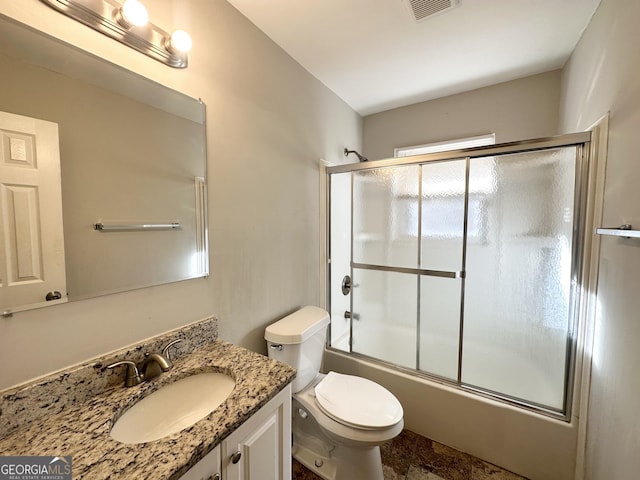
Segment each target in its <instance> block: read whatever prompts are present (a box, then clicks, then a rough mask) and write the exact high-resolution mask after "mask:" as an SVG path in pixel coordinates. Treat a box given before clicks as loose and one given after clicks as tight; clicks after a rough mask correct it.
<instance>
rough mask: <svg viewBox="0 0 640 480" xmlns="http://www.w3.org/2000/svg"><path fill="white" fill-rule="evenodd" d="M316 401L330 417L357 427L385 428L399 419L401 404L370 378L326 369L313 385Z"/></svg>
mask: <svg viewBox="0 0 640 480" xmlns="http://www.w3.org/2000/svg"><path fill="white" fill-rule="evenodd" d="M315 394H316V403H317V404H318V406H319V407H320V408H321V409H322V410H323V411H324V412H325V413H326V414H327V415H328V416H330V417H331V418H333V419H334V420H336V421H338V422H340V423H343V424H345V425H351V426H354V427H357V428H363V429H384V428H388V427H391V426H393V425H395V424H396V423H398V422H399V421H400V420H401V419H402V415H403V411H402V405H400V402H399V401H398V399H397V398H396V397H395V396H394V395H393V394H392V393H391V392H390V391H388V390H387V389H386V388H384V387H382V386H381V385H378V384H377V383H375V382H372V381H371V380H367V379H366V378H362V377H355V376H353V375H343V374H341V373H336V372H329V373H328V374H327V376H326V377H325V378H324V379H323V380H322V381H321V382H320V383H319V384H318V385H316V387H315Z"/></svg>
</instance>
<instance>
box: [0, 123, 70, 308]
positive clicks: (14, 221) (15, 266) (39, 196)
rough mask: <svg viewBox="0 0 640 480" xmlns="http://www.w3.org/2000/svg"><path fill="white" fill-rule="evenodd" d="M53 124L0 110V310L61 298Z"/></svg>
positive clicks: (62, 265) (63, 290) (63, 286)
mask: <svg viewBox="0 0 640 480" xmlns="http://www.w3.org/2000/svg"><path fill="white" fill-rule="evenodd" d="M64 260H65V259H64V239H63V225H62V194H61V182H60V153H59V149H58V125H57V124H55V123H52V122H47V121H44V120H37V119H34V118H29V117H25V116H22V115H14V114H10V113H5V112H0V277H1V281H2V283H1V286H0V310H1V311H2V312H4V311H7V310H13V309H17V306H18V305H20V306H22V308H23V307H24V306H25V305H29V304H30V306H31V307H33V306H34V305H37V304H40V303H43V304H44V303H45V298H46V296H47V293H48V292H50V291H58V292H60V293H61V295H62V298H61V299H59V300H54V301H55V302H64V301H66V275H65V263H64Z"/></svg>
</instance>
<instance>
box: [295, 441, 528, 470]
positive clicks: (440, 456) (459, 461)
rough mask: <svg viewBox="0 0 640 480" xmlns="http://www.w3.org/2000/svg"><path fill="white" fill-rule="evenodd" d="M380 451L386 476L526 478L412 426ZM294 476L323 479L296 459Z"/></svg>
mask: <svg viewBox="0 0 640 480" xmlns="http://www.w3.org/2000/svg"><path fill="white" fill-rule="evenodd" d="M380 453H381V455H382V468H383V470H384V479H385V480H526V479H525V478H524V477H521V476H519V475H516V474H514V473H511V472H508V471H507V470H504V469H502V468H500V467H497V466H495V465H491V464H490V463H487V462H484V461H482V460H480V459H479V458H475V457H472V456H471V455H467V454H466V453H462V452H459V451H458V450H454V449H453V448H450V447H447V446H446V445H442V444H440V443H437V442H434V441H432V440H429V439H428V438H425V437H423V436H421V435H418V434H417V433H413V432H411V431H409V430H404V431H403V432H402V433H401V434H400V435H398V436H397V437H396V438H395V439H393V440H392V441H391V442H389V443H386V444H385V445H383V446H382V447H381V448H380ZM293 480H321V479H320V477H318V476H317V475H315V474H314V473H313V472H311V471H309V470H307V469H306V468H304V467H303V466H302V465H301V464H299V463H298V462H296V461H295V460H294V461H293ZM353 480H367V479H355V478H354V479H353Z"/></svg>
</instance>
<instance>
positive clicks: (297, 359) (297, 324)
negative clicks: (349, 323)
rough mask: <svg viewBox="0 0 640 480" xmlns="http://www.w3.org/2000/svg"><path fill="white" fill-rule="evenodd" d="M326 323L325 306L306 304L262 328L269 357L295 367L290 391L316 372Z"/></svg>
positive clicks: (316, 373)
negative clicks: (294, 375) (323, 307)
mask: <svg viewBox="0 0 640 480" xmlns="http://www.w3.org/2000/svg"><path fill="white" fill-rule="evenodd" d="M328 325H329V314H328V313H327V311H326V310H323V309H322V308H318V307H313V306H307V307H303V308H301V309H300V310H298V311H296V312H293V313H292V314H291V315H287V316H286V317H284V318H282V319H281V320H278V321H277V322H275V323H272V324H271V325H269V326H268V327H267V328H266V330H265V332H264V338H265V340H266V341H267V350H268V352H269V357H271V358H274V359H276V360H278V361H280V362H283V363H286V364H288V365H291V366H292V367H295V369H296V370H297V371H298V373H297V375H296V378H295V380H294V381H293V383H292V384H291V388H292V390H293V392H299V391H300V390H302V389H303V388H304V387H306V386H307V385H309V384H310V383H311V381H312V380H313V379H314V378H316V376H317V375H318V373H319V372H320V364H321V363H322V354H323V352H324V345H325V342H326V337H327V326H328Z"/></svg>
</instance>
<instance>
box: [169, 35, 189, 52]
mask: <svg viewBox="0 0 640 480" xmlns="http://www.w3.org/2000/svg"><path fill="white" fill-rule="evenodd" d="M167 43H168V45H167V47H168V50H169V51H171V52H179V53H187V52H189V51H190V50H191V47H192V46H193V42H192V41H191V37H190V36H189V34H188V33H187V32H185V31H184V30H176V31H175V32H173V33H172V34H171V38H170V39H169V42H167Z"/></svg>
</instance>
